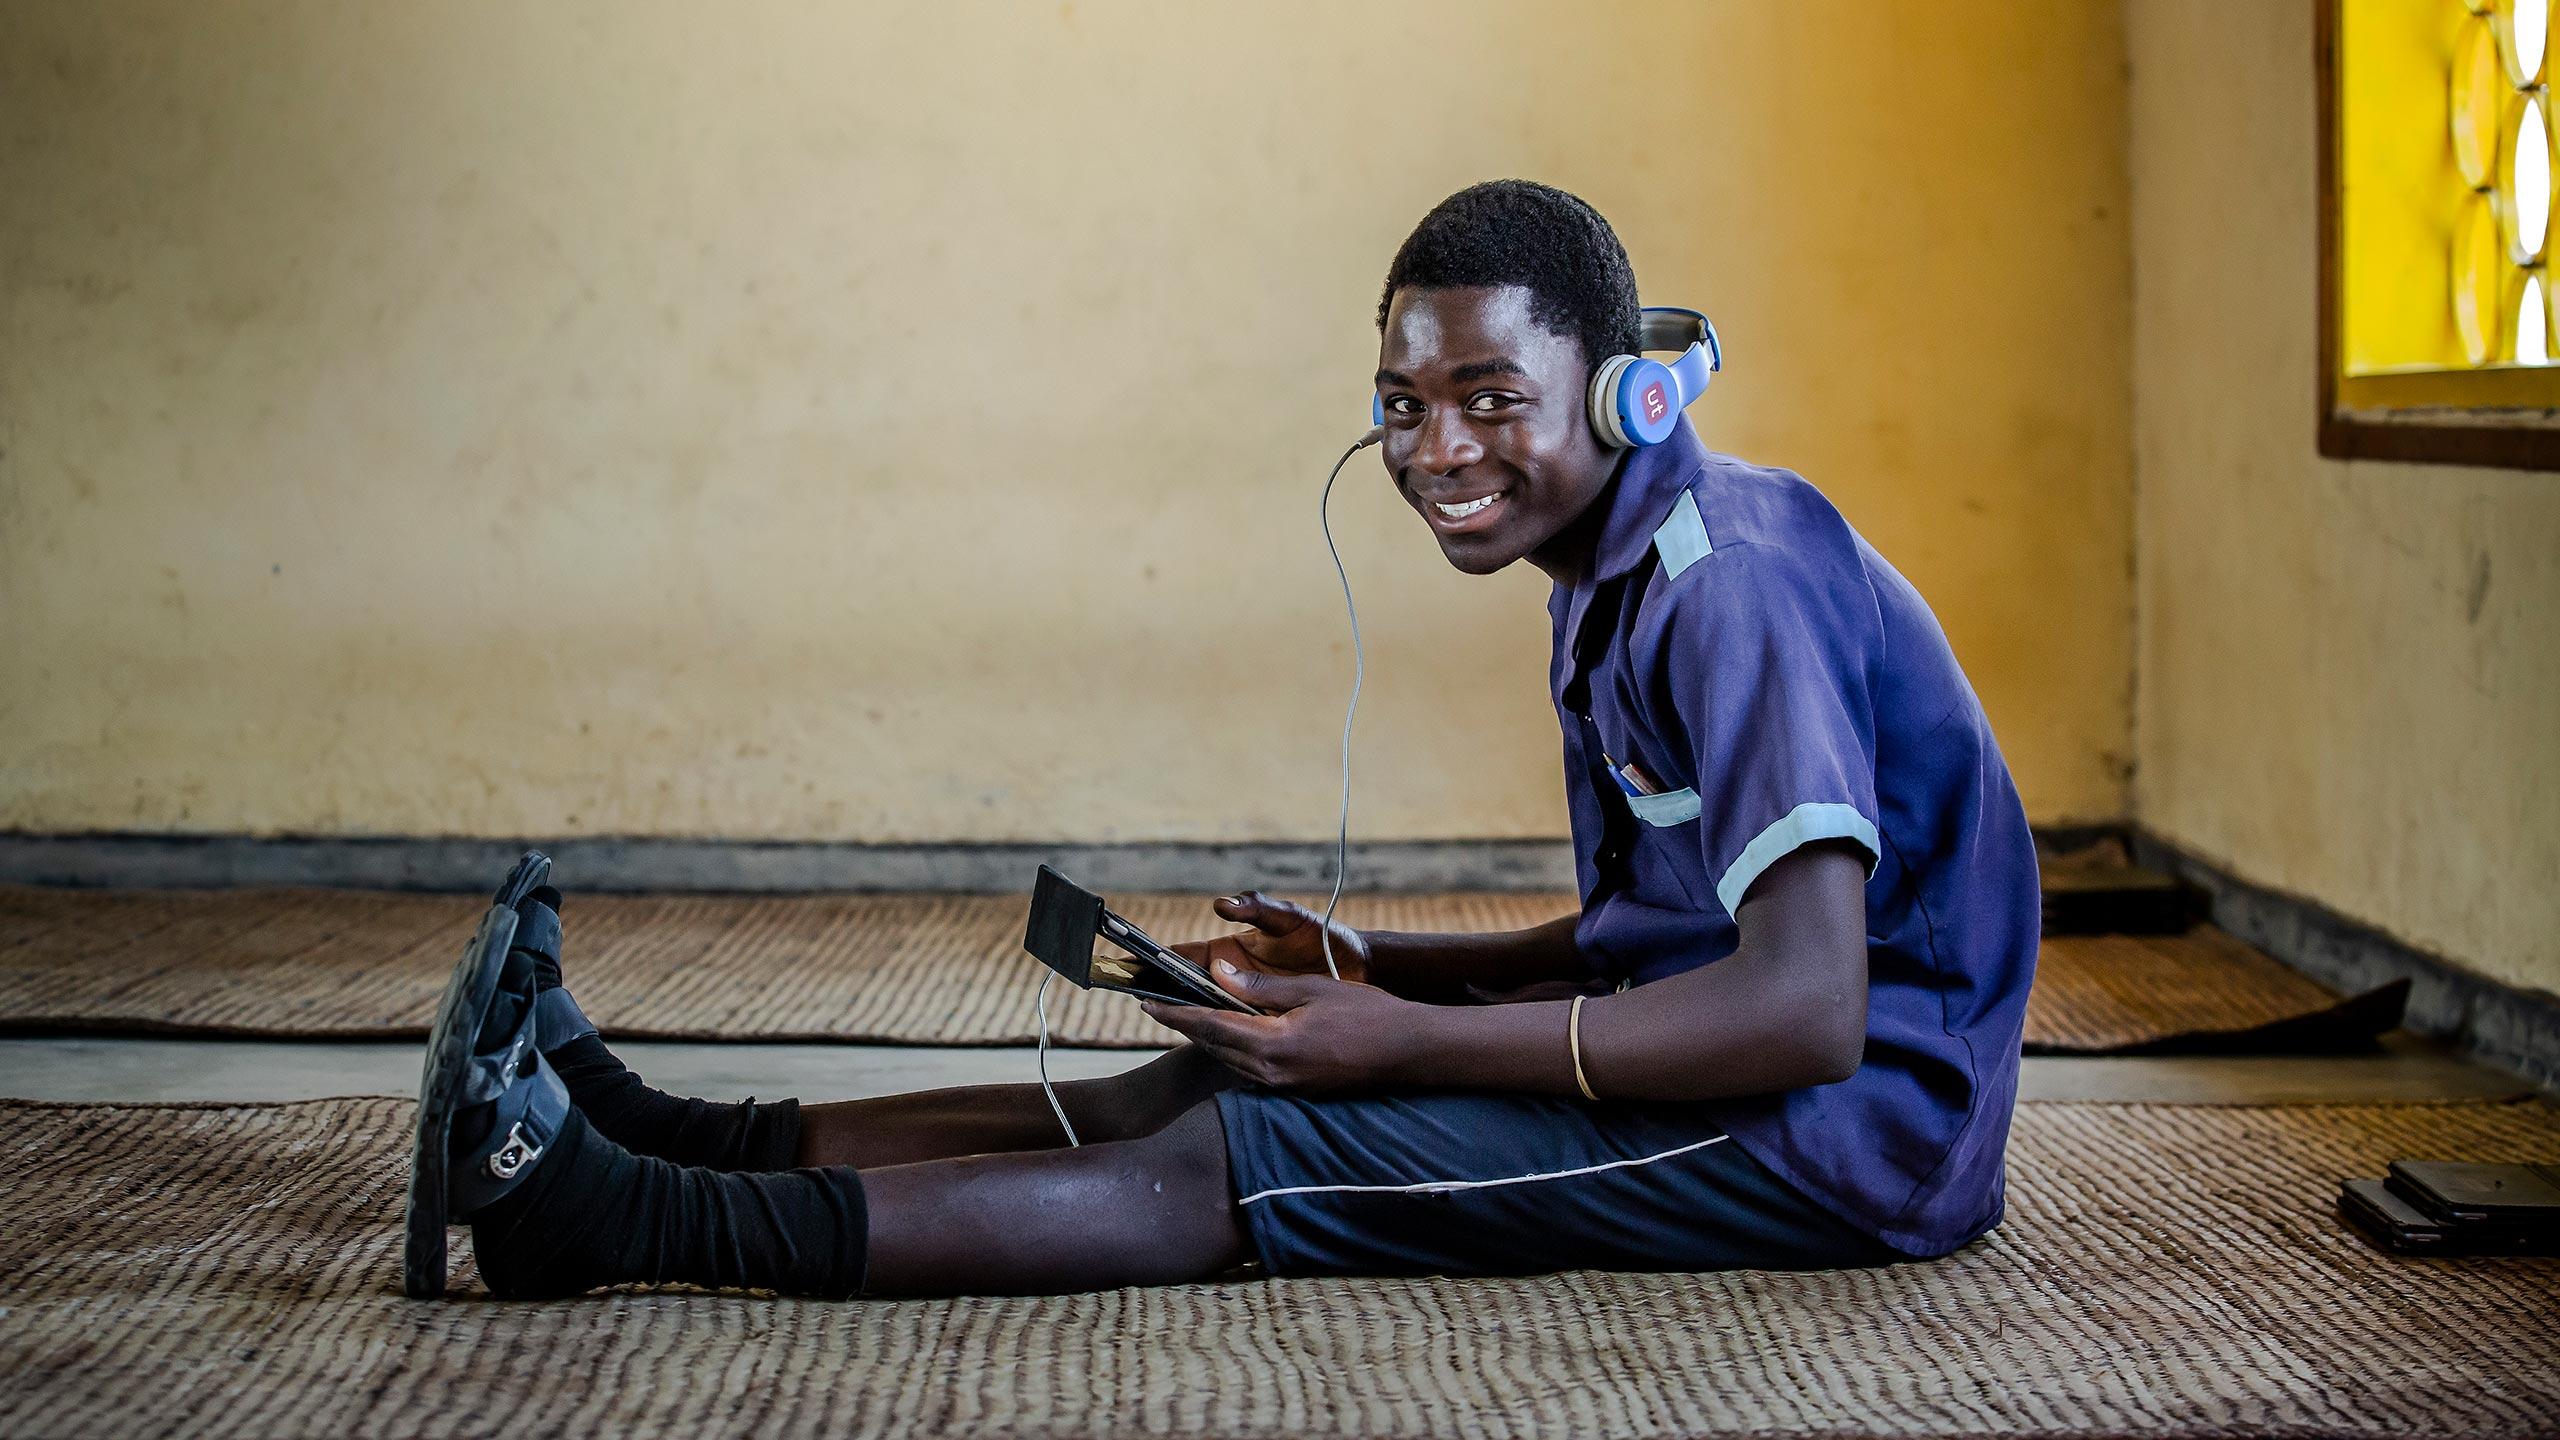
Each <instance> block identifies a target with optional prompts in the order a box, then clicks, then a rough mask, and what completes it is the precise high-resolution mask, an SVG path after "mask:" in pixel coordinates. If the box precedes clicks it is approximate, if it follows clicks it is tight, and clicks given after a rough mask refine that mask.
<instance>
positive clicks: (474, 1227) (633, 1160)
mask: <svg viewBox="0 0 2560 1440" xmlns="http://www.w3.org/2000/svg"><path fill="white" fill-rule="evenodd" d="M471 1236H472V1248H473V1251H474V1253H475V1254H476V1255H477V1257H478V1259H479V1263H480V1277H481V1279H482V1280H483V1281H484V1282H485V1283H487V1285H488V1286H489V1289H490V1290H491V1291H492V1292H493V1293H495V1294H497V1295H500V1296H502V1297H505V1298H508V1299H528V1300H529V1299H554V1298H558V1297H561V1296H567V1295H576V1294H580V1293H583V1292H585V1291H588V1290H592V1289H595V1288H597V1287H599V1286H603V1285H628V1284H644V1285H658V1284H689V1285H701V1286H706V1287H709V1288H712V1289H718V1290H773V1291H779V1292H780V1293H782V1294H785V1295H809V1296H816V1297H819V1298H821V1299H846V1298H849V1297H851V1296H854V1295H857V1294H860V1293H861V1290H862V1282H863V1273H864V1268H865V1261H866V1244H867V1240H868V1221H867V1216H866V1213H865V1210H864V1207H863V1198H862V1181H861V1178H860V1177H859V1176H858V1175H856V1174H855V1173H854V1171H853V1170H851V1169H850V1168H847V1167H832V1168H828V1169H823V1170H817V1169H812V1170H788V1171H781V1172H778V1173H772V1174H762V1175H732V1174H722V1173H720V1172H718V1171H713V1170H705V1169H701V1168H699V1167H686V1166H679V1165H674V1164H670V1163H669V1162H667V1161H664V1160H660V1159H656V1158H654V1157H651V1156H646V1155H634V1154H632V1153H631V1152H630V1151H628V1150H625V1149H624V1148H622V1147H621V1146H619V1145H616V1144H614V1143H613V1142H612V1141H611V1140H609V1139H607V1138H605V1137H604V1136H603V1135H601V1134H599V1133H597V1131H596V1129H595V1128H594V1127H593V1126H592V1125H590V1124H588V1123H587V1122H586V1121H585V1120H583V1119H582V1118H581V1117H579V1116H577V1115H575V1114H572V1115H571V1116H570V1117H569V1122H568V1126H567V1128H566V1129H565V1130H564V1131H563V1132H562V1134H561V1136H560V1138H559V1139H558V1140H557V1141H556V1142H554V1145H553V1148H552V1151H551V1154H550V1155H549V1156H548V1157H546V1158H545V1160H544V1162H543V1164H542V1165H541V1167H540V1168H539V1169H538V1170H536V1171H534V1172H533V1173H532V1174H531V1175H530V1176H529V1177H528V1179H527V1182H526V1183H525V1184H524V1185H522V1186H520V1187H518V1188H517V1189H516V1190H515V1191H514V1192H513V1193H511V1194H509V1195H507V1196H506V1197H504V1198H503V1199H501V1200H499V1201H498V1202H497V1203H495V1204H493V1205H491V1206H489V1207H488V1208H487V1209H485V1210H482V1211H481V1212H480V1213H479V1214H478V1215H476V1216H474V1217H473V1219H472V1222H471Z"/></svg>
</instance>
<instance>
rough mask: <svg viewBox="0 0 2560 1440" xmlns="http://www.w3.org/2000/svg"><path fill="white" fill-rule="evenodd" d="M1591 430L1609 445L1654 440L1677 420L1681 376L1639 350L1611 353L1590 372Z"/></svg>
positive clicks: (1619, 447) (1666, 436) (1662, 437)
mask: <svg viewBox="0 0 2560 1440" xmlns="http://www.w3.org/2000/svg"><path fill="white" fill-rule="evenodd" d="M1590 408H1591V433H1593V434H1594V435H1597V436H1599V437H1600V443H1601V444H1603V445H1606V446H1609V447H1610V448H1611V449H1616V450H1625V449H1630V448H1634V447H1639V446H1645V445H1659V444H1661V443H1662V442H1663V441H1665V440H1668V439H1670V438H1671V432H1672V431H1673V430H1674V429H1677V428H1678V427H1679V424H1680V382H1679V381H1678V380H1675V379H1673V378H1672V375H1671V367H1670V366H1668V365H1665V364H1663V363H1662V362H1661V361H1659V360H1651V359H1647V358H1646V357H1644V356H1642V355H1612V356H1610V357H1609V358H1608V359H1606V360H1604V361H1602V362H1600V368H1599V369H1598V370H1597V371H1595V372H1593V374H1592V376H1591V401H1590Z"/></svg>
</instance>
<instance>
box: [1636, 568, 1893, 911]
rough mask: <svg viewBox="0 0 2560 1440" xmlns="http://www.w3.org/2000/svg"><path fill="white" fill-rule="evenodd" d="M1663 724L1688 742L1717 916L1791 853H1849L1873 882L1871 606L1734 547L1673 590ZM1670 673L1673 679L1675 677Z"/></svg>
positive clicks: (1877, 848) (1856, 591) (1858, 594)
mask: <svg viewBox="0 0 2560 1440" xmlns="http://www.w3.org/2000/svg"><path fill="white" fill-rule="evenodd" d="M1678 583H1679V584H1680V585H1681V586H1682V587H1683V589H1682V593H1680V594H1679V595H1678V596H1677V597H1675V606H1676V612H1675V616H1674V625H1673V628H1674V630H1675V631H1676V632H1683V631H1684V632H1687V633H1685V634H1682V635H1681V636H1680V638H1679V642H1678V644H1677V646H1676V651H1675V653H1677V654H1678V655H1679V656H1681V657H1682V659H1683V660H1684V661H1686V662H1687V663H1688V665H1691V666H1694V667H1696V672H1697V673H1695V674H1694V676H1693V677H1691V678H1688V679H1686V680H1684V679H1682V678H1681V677H1679V676H1678V675H1676V674H1674V675H1673V676H1671V677H1670V682H1671V684H1672V685H1673V686H1674V687H1675V689H1676V690H1678V691H1679V692H1681V693H1678V694H1675V695H1674V696H1673V697H1672V699H1673V706H1672V708H1673V711H1674V713H1676V714H1678V715H1679V716H1680V717H1681V718H1682V721H1683V723H1684V725H1685V726H1686V728H1687V729H1688V731H1689V734H1688V736H1687V737H1686V738H1687V739H1688V742H1689V744H1690V747H1691V751H1692V756H1691V758H1692V759H1693V761H1694V762H1695V764H1696V767H1697V768H1696V771H1695V773H1696V775H1697V777H1698V789H1699V793H1700V798H1701V805H1700V812H1699V821H1700V823H1699V827H1698V835H1699V841H1700V844H1701V845H1702V846H1703V847H1704V849H1705V852H1706V853H1705V857H1704V858H1705V864H1706V873H1707V874H1708V876H1710V877H1711V878H1712V879H1713V880H1714V882H1715V892H1716V899H1717V900H1718V901H1719V902H1721V903H1722V904H1723V906H1724V908H1725V911H1726V913H1728V914H1733V915H1739V914H1740V912H1741V909H1742V901H1743V897H1744V896H1746V895H1748V894H1750V893H1751V886H1752V883H1753V882H1754V881H1756V880H1758V879H1759V878H1760V877H1761V876H1762V875H1763V874H1765V873H1767V871H1768V869H1769V867H1770V866H1772V865H1774V864H1776V863H1778V861H1780V860H1781V859H1784V858H1785V857H1786V856H1788V855H1790V854H1793V853H1794V852H1795V851H1796V850H1797V849H1798V848H1800V847H1802V846H1805V845H1810V844H1814V843H1816V842H1818V841H1824V840H1848V841H1851V842H1854V843H1855V844H1856V845H1858V846H1859V848H1860V849H1862V850H1864V851H1865V852H1866V862H1867V872H1868V873H1869V874H1870V875H1872V874H1873V873H1875V867H1876V862H1877V860H1878V859H1879V858H1880V857H1881V856H1882V854H1883V846H1882V842H1881V840H1880V839H1879V837H1878V834H1877V829H1876V825H1877V809H1876V791H1875V715H1874V706H1873V700H1872V695H1871V687H1870V685H1869V682H1868V673H1869V665H1868V659H1869V656H1870V655H1871V653H1872V651H1873V647H1874V636H1875V635H1876V630H1877V627H1876V622H1875V611H1874V606H1873V601H1872V599H1871V597H1869V596H1867V595H1866V594H1865V592H1864V587H1850V586H1845V585H1826V584H1824V583H1822V581H1821V580H1820V579H1819V578H1817V576H1815V575H1814V574H1812V573H1810V571H1809V569H1808V567H1806V566H1804V565H1803V564H1801V563H1800V562H1799V561H1798V560H1797V559H1796V558H1795V557H1793V556H1791V555H1789V554H1788V553H1787V552H1785V551H1783V550H1779V549H1775V548H1772V547H1767V546H1759V545H1736V546H1732V547H1729V548H1727V549H1722V550H1719V551H1717V552H1716V553H1715V554H1714V555H1713V556H1712V557H1711V558H1709V559H1708V560H1706V561H1705V562H1703V563H1701V564H1699V565H1697V566H1695V567H1694V568H1693V569H1692V570H1691V571H1690V572H1689V573H1687V574H1685V575H1683V576H1681V577H1680V579H1679V581H1678ZM1676 668H1683V667H1675V669H1676Z"/></svg>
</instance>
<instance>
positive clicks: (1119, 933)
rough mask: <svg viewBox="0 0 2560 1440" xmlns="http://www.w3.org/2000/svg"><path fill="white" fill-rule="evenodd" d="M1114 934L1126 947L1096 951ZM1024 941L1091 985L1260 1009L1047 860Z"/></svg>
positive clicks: (1041, 957) (1181, 1001) (1035, 884)
mask: <svg viewBox="0 0 2560 1440" xmlns="http://www.w3.org/2000/svg"><path fill="white" fill-rule="evenodd" d="M1096 939H1101V940H1108V941H1110V942H1111V943H1112V944H1113V945H1115V946H1117V947H1119V948H1120V949H1122V950H1124V951H1127V952H1128V953H1127V954H1126V955H1097V954H1095V953H1094V949H1093V942H1094V941H1095V940H1096ZM1022 948H1023V949H1025V950H1027V951H1029V952H1031V957H1032V958H1033V959H1035V960H1038V961H1039V962H1040V963H1041V964H1043V965H1046V966H1048V967H1049V968H1050V969H1052V970H1054V971H1056V972H1058V973H1059V974H1060V975H1063V976H1065V977H1066V978H1067V979H1069V980H1071V981H1073V982H1075V984H1076V985H1077V986H1079V987H1081V988H1083V989H1086V990H1117V991H1119V992H1120V993H1122V994H1124V995H1135V996H1138V997H1139V998H1140V999H1144V1000H1155V1001H1160V1002H1162V1003H1164V1004H1167V1005H1206V1006H1209V1007H1210V1008H1212V1009H1217V1010H1236V1011H1241V1012H1243V1013H1245V1014H1247V1015H1253V1014H1259V1013H1260V1012H1259V1011H1256V1010H1255V1009H1254V1008H1253V1007H1252V1006H1250V1005H1247V1004H1246V1003H1244V1002H1243V1001H1241V1000H1239V999H1237V998H1236V997H1234V996H1233V995H1230V994H1228V993H1227V992H1226V991H1225V990H1224V989H1223V988H1221V987H1220V986H1219V984H1218V982H1216V981H1215V980H1212V979H1210V978H1209V975H1208V972H1206V971H1204V970H1202V969H1201V968H1200V967H1199V966H1198V965H1195V964H1193V963H1192V962H1191V961H1190V960H1188V959H1185V958H1184V957H1183V956H1181V955H1178V954H1175V953H1174V952H1173V951H1172V950H1171V949H1170V948H1168V947H1166V946H1164V945H1162V944H1159V943H1158V942H1157V941H1156V940H1155V939H1154V937H1152V936H1150V935H1148V934H1147V932H1146V931H1144V930H1141V929H1139V928H1138V927H1137V926H1135V925H1132V924H1130V923H1129V921H1128V919H1127V918H1126V917H1124V916H1122V915H1120V914H1118V913H1117V912H1115V911H1114V910H1112V908H1111V907H1110V906H1108V905H1106V904H1104V903H1103V901H1102V897H1101V896H1099V895H1096V894H1094V893H1093V892H1092V891H1090V890H1087V889H1085V888H1084V887H1083V886H1081V885H1078V884H1077V883H1076V882H1074V881H1073V880H1070V879H1068V878H1067V877H1066V876H1064V875H1061V874H1059V873H1058V872H1057V871H1055V870H1052V869H1050V868H1049V867H1048V866H1046V865H1043V866H1041V867H1040V873H1039V875H1038V877H1037V878H1035V879H1034V880H1033V881H1032V885H1031V918H1030V921H1029V923H1027V924H1026V925H1025V926H1024V927H1023V932H1022Z"/></svg>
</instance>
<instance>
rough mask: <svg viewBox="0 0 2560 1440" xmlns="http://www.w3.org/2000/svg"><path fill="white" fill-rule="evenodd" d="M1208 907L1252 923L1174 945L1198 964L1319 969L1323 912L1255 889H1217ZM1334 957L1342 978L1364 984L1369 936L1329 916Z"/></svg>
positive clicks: (1268, 970)
mask: <svg viewBox="0 0 2560 1440" xmlns="http://www.w3.org/2000/svg"><path fill="white" fill-rule="evenodd" d="M1209 908H1210V909H1211V910H1214V911H1215V912H1217V914H1218V917H1219V918H1220V919H1223V920H1232V921H1235V922H1236V923H1237V924H1239V925H1249V926H1251V927H1253V928H1252V929H1249V930H1244V931H1240V932H1238V933H1237V934H1234V935H1221V936H1219V937H1217V938H1216V939H1214V940H1192V941H1187V942H1185V943H1183V944H1180V945H1176V946H1174V947H1173V950H1174V952H1175V953H1176V954H1179V955H1181V956H1183V957H1185V958H1187V959H1189V960H1190V961H1192V962H1193V963H1194V964H1197V965H1199V966H1200V967H1201V968H1202V969H1204V970H1206V969H1209V968H1210V967H1211V966H1212V965H1213V964H1214V963H1215V962H1217V961H1220V960H1226V961H1231V962H1233V963H1234V964H1235V965H1236V966H1237V967H1238V968H1240V969H1245V970H1259V971H1261V972H1262V973H1263V974H1265V975H1322V974H1324V973H1325V966H1324V935H1325V930H1324V917H1323V916H1322V915H1320V914H1318V913H1316V912H1315V911H1313V910H1309V909H1308V908H1307V907H1306V906H1304V905H1300V904H1298V903H1296V902H1294V901H1290V900H1274V899H1272V898H1271V897H1270V896H1268V895H1265V894H1263V893H1262V892H1261V891H1259V890H1248V891H1246V892H1245V893H1244V894H1242V895H1222V896H1220V897H1218V898H1217V899H1216V900H1214V901H1212V902H1211V903H1210V906H1209ZM1333 963H1334V965H1335V966H1336V967H1337V968H1339V969H1340V970H1341V972H1342V978H1343V979H1345V980H1350V981H1353V982H1355V983H1360V984H1366V983H1368V979H1369V938H1368V937H1367V936H1365V935H1363V934H1361V933H1360V932H1359V931H1357V930H1354V929H1352V928H1351V927H1350V926H1348V925H1345V924H1343V923H1342V922H1341V921H1339V920H1336V921H1334V922H1333Z"/></svg>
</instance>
